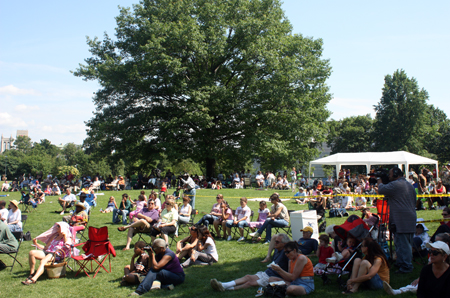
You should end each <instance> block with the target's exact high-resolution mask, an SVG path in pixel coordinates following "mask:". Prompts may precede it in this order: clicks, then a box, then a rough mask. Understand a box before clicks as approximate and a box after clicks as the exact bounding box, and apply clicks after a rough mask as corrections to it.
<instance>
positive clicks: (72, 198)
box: [63, 193, 77, 202]
mask: <svg viewBox="0 0 450 298" xmlns="http://www.w3.org/2000/svg"><path fill="white" fill-rule="evenodd" d="M63 200H64V201H66V202H75V201H76V200H77V197H76V196H75V195H74V194H73V193H71V194H70V195H65V196H64V197H63Z"/></svg>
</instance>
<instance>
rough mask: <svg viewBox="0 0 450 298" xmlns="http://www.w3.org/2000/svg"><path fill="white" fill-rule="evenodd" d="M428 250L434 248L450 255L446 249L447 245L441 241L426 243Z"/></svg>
mask: <svg viewBox="0 0 450 298" xmlns="http://www.w3.org/2000/svg"><path fill="white" fill-rule="evenodd" d="M427 247H428V248H436V249H441V250H443V251H444V252H445V253H446V254H447V255H450V249H449V248H448V245H447V243H445V242H442V241H436V242H433V243H427Z"/></svg>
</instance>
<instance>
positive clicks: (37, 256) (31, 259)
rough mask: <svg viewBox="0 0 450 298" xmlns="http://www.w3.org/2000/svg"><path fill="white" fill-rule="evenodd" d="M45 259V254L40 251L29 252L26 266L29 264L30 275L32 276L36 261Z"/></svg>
mask: <svg viewBox="0 0 450 298" xmlns="http://www.w3.org/2000/svg"><path fill="white" fill-rule="evenodd" d="M43 258H45V253H44V252H43V251H42V250H31V251H30V252H29V253H28V264H30V275H31V274H34V270H35V267H36V260H42V259H43Z"/></svg>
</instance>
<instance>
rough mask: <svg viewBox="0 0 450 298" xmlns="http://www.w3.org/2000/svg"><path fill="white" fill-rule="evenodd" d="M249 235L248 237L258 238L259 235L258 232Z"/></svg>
mask: <svg viewBox="0 0 450 298" xmlns="http://www.w3.org/2000/svg"><path fill="white" fill-rule="evenodd" d="M249 235H250V237H258V236H259V233H258V232H254V233H250V234H249Z"/></svg>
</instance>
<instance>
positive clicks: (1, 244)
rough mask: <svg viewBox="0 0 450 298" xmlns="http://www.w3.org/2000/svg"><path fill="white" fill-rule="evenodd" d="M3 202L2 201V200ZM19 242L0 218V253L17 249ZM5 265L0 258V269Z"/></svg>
mask: <svg viewBox="0 0 450 298" xmlns="http://www.w3.org/2000/svg"><path fill="white" fill-rule="evenodd" d="M2 202H4V201H2ZM18 247H19V243H18V242H17V240H16V237H14V235H13V234H12V233H11V231H10V230H9V229H8V226H7V225H6V223H4V222H3V221H2V220H0V254H7V253H12V252H14V251H16V250H17V248H18ZM5 268H6V265H5V264H4V263H3V262H2V261H1V260H0V270H2V269H5Z"/></svg>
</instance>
